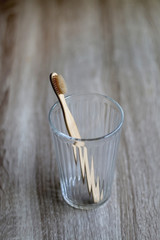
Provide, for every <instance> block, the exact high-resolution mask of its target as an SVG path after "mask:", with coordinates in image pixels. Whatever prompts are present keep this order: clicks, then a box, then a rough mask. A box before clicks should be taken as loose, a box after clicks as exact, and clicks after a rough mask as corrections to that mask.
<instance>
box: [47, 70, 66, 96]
mask: <svg viewBox="0 0 160 240" xmlns="http://www.w3.org/2000/svg"><path fill="white" fill-rule="evenodd" d="M50 80H51V84H52V86H53V87H54V90H55V91H56V93H57V94H65V93H66V92H67V87H66V84H65V81H64V78H63V77H62V75H58V74H57V73H51V75H50Z"/></svg>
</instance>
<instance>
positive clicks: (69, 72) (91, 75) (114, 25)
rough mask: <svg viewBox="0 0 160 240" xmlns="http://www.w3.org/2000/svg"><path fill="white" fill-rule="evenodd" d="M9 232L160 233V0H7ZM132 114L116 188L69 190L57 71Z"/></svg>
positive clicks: (3, 176)
mask: <svg viewBox="0 0 160 240" xmlns="http://www.w3.org/2000/svg"><path fill="white" fill-rule="evenodd" d="M0 9H1V10H0V73H1V74H0V239H1V240H11V239H12V240H21V239H24V240H32V239H34V240H41V239H43V240H47V239H65V240H68V239H74V240H75V239H76V240H77V239H78V240H84V239H85V240H87V239H89V240H90V239H93V240H101V239H104V240H107V239H109V240H110V239H113V240H115V239H129V240H132V239H136V240H137V239H140V240H142V239H153V240H157V239H160V1H158V0H152V1H149V0H146V1H138V0H122V1H120V0H108V1H107V0H106V1H105V0H101V1H98V0H86V1H85V0H82V1H73V0H72V1H64V0H50V1H49V0H45V1H42V0H35V1H34V0H26V1H20V0H6V1H3V0H1V1H0ZM52 71H56V72H58V73H61V74H62V75H63V76H64V77H65V79H66V82H67V85H68V94H70V93H73V92H74V93H78V92H84V91H85V92H86V91H87V92H98V93H102V94H105V95H108V96H110V97H112V98H114V99H115V100H117V101H118V102H119V103H120V104H121V105H122V107H123V109H124V112H125V123H124V126H123V132H122V138H121V144H120V149H119V155H118V159H117V166H116V173H115V178H114V183H113V187H112V195H111V198H110V199H109V201H108V202H107V204H104V205H103V206H102V207H101V208H98V209H96V210H92V211H80V210H75V209H73V208H71V207H69V206H68V205H67V204H66V203H65V202H64V201H63V200H62V197H61V193H60V186H59V177H58V174H57V166H56V163H55V147H54V145H53V143H52V136H51V132H50V128H49V124H48V111H49V109H50V107H51V105H52V104H53V103H54V102H55V101H56V97H55V95H54V93H53V91H52V88H51V87H50V84H49V78H48V76H49V73H50V72H52Z"/></svg>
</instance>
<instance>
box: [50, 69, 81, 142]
mask: <svg viewBox="0 0 160 240" xmlns="http://www.w3.org/2000/svg"><path fill="white" fill-rule="evenodd" d="M50 82H51V85H52V87H53V89H54V91H55V94H56V95H57V97H58V100H59V102H60V104H61V107H62V111H63V115H64V120H65V124H66V127H67V130H68V133H69V135H70V136H71V137H74V138H81V136H80V134H79V131H78V128H77V125H76V123H75V120H74V118H73V116H72V114H71V112H70V110H69V108H68V106H67V103H66V100H65V98H64V94H65V93H66V92H67V87H66V84H65V81H64V78H63V77H62V76H61V75H58V74H57V73H51V74H50Z"/></svg>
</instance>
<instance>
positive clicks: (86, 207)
mask: <svg viewBox="0 0 160 240" xmlns="http://www.w3.org/2000/svg"><path fill="white" fill-rule="evenodd" d="M61 191H62V197H63V199H64V201H65V202H66V203H67V204H68V205H69V206H71V207H73V208H76V209H80V210H92V209H95V208H98V207H100V206H102V205H103V204H104V203H106V202H107V201H108V199H109V198H110V196H108V198H106V199H104V200H103V201H100V202H98V203H88V204H87V203H85V204H82V203H78V202H77V201H71V200H70V199H69V198H68V197H67V195H66V193H65V191H63V189H61Z"/></svg>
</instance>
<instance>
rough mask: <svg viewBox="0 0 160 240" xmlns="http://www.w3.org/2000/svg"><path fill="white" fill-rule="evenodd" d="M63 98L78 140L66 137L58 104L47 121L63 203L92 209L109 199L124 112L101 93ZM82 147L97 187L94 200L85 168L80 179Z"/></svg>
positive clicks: (52, 109)
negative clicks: (75, 125)
mask: <svg viewBox="0 0 160 240" xmlns="http://www.w3.org/2000/svg"><path fill="white" fill-rule="evenodd" d="M65 99H66V102H67V105H68V107H69V109H70V111H71V113H72V115H73V116H74V119H75V122H76V124H77V127H78V129H79V132H80V135H81V139H75V138H72V137H70V136H69V135H68V133H67V130H66V126H65V122H64V118H63V114H62V110H61V106H60V104H59V102H57V103H56V104H54V106H53V107H52V108H51V110H50V112H49V122H50V127H51V129H52V132H53V141H54V146H55V151H56V159H57V164H58V168H59V175H60V184H61V192H62V195H63V198H64V200H65V201H66V202H67V203H68V204H69V205H71V206H72V207H75V208H79V209H91V208H94V207H97V206H100V205H101V204H103V203H104V202H105V201H106V200H107V199H108V198H109V197H110V194H111V186H112V182H113V176H114V169H115V162H116V157H117V150H118V145H119V140H120V134H121V128H122V124H123V120H124V113H123V110H122V108H121V106H120V105H119V104H118V103H117V102H116V101H114V100H113V99H111V98H109V97H106V96H103V95H100V94H91V93H89V94H79V95H71V96H68V97H66V98H65ZM79 145H83V146H82V147H79ZM84 146H85V147H84ZM74 148H75V149H76V159H77V162H76V161H75V155H74ZM84 148H87V156H88V158H87V160H88V166H89V170H90V173H91V172H92V173H93V172H94V180H95V186H99V189H98V190H99V195H100V197H99V199H98V200H97V201H95V198H94V194H93V187H95V186H93V187H91V188H92V191H89V190H88V181H87V167H86V166H84V174H85V176H84V177H83V176H82V166H81V157H80V150H81V153H82V156H84ZM92 159H93V160H92ZM92 161H93V168H94V169H93V168H92V166H91V165H92ZM91 169H92V170H93V171H92V170H91Z"/></svg>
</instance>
